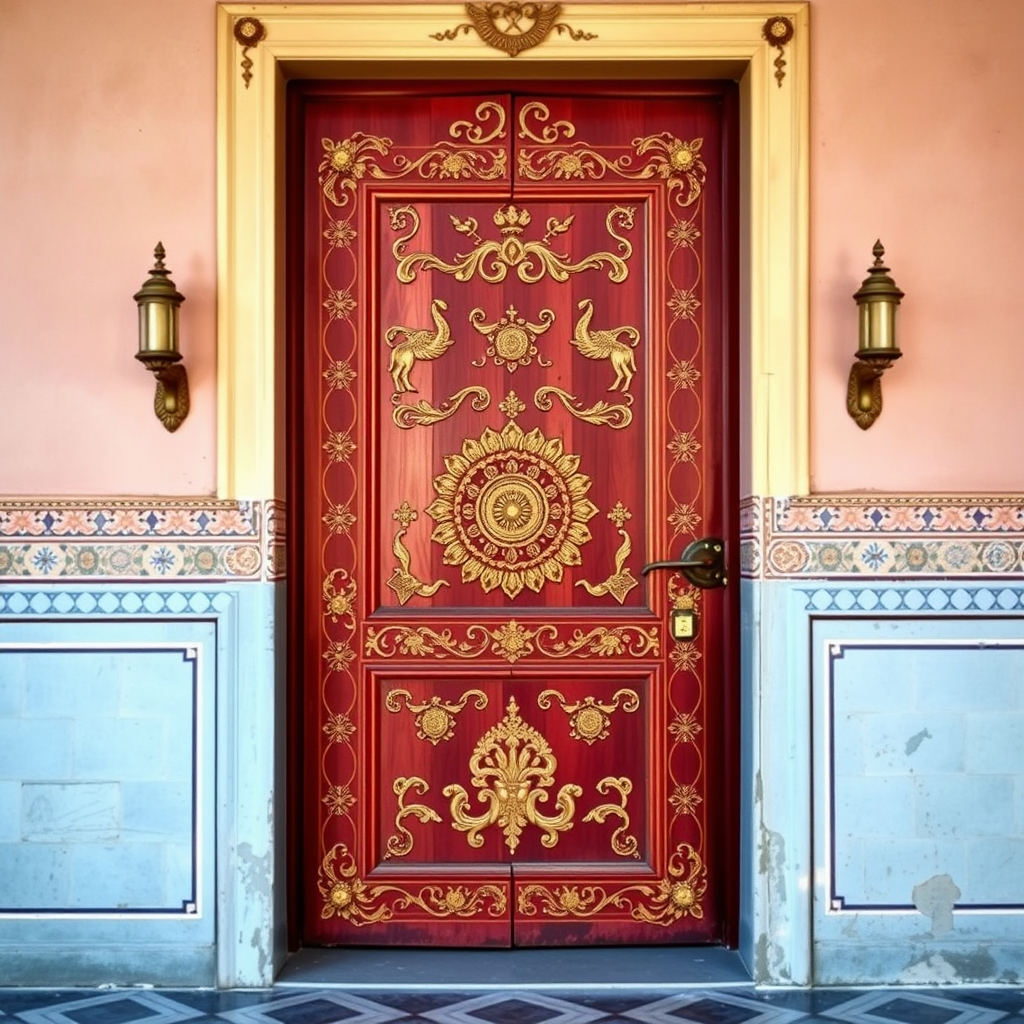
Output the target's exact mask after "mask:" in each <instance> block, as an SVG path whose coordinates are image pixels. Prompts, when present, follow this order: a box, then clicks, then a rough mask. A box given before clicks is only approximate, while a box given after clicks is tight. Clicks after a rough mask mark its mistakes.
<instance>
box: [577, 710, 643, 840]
mask: <svg viewBox="0 0 1024 1024" xmlns="http://www.w3.org/2000/svg"><path fill="white" fill-rule="evenodd" d="M634 696H635V695H634ZM610 789H614V790H615V792H616V793H618V794H619V802H618V803H617V804H601V805H599V806H598V807H595V808H594V809H593V810H592V811H588V812H587V814H586V815H585V816H584V818H583V820H584V821H596V822H597V823H598V824H599V825H603V824H604V823H605V822H606V821H607V820H608V818H610V817H613V818H619V819H620V820H621V822H622V824H620V825H619V826H618V827H617V828H616V829H615V831H614V832H612V851H613V852H614V853H617V854H618V855H619V856H620V857H636V858H638V859H639V857H640V847H639V844H638V843H637V841H636V836H631V835H627V834H626V830H627V829H628V828H629V813H628V812H627V811H626V801H627V800H628V799H629V794H630V793H632V792H633V783H632V782H631V781H630V780H629V779H627V778H626V777H625V776H624V775H622V776H619V777H618V778H615V776H612V775H609V776H608V777H607V778H604V779H601V781H600V782H598V784H597V791H598V793H600V794H601V795H602V796H604V795H606V794H607V793H608V790H610Z"/></svg>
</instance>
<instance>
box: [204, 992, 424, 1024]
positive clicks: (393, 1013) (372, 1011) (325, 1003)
mask: <svg viewBox="0 0 1024 1024" xmlns="http://www.w3.org/2000/svg"><path fill="white" fill-rule="evenodd" d="M219 1016H220V1018H221V1019H222V1020H226V1021H230V1022H231V1024H339V1022H343V1024H385V1022H387V1021H392V1020H399V1019H400V1018H402V1017H407V1016H408V1013H407V1012H406V1011H405V1010H400V1009H396V1008H394V1007H391V1006H384V1005H382V1004H381V1003H375V1002H371V1001H370V1000H369V999H362V998H360V997H359V996H355V995H350V994H349V993H346V992H335V991H312V992H301V993H299V994H298V995H291V996H284V997H276V998H275V997H271V998H270V999H269V1000H268V1001H266V1002H263V1003H260V1004H258V1005H254V1006H247V1007H242V1008H240V1009H237V1010H229V1011H228V1012H226V1013H221V1014H219Z"/></svg>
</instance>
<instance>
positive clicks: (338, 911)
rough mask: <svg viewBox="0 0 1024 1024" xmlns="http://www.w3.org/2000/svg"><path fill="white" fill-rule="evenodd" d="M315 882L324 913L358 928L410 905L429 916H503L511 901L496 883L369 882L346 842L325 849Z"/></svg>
mask: <svg viewBox="0 0 1024 1024" xmlns="http://www.w3.org/2000/svg"><path fill="white" fill-rule="evenodd" d="M317 887H318V888H319V890H320V895H321V896H322V897H323V900H324V902H323V906H322V907H321V909H320V916H321V917H322V918H323V919H324V920H327V919H329V918H332V917H339V918H341V919H342V920H343V921H346V922H347V923H348V924H351V925H354V926H355V927H357V928H361V927H363V926H365V925H368V924H378V923H380V922H381V921H390V920H391V919H392V918H393V917H394V916H395V913H396V912H400V911H403V910H407V909H408V908H409V907H417V908H419V909H420V910H422V911H424V912H425V913H427V914H429V915H430V916H431V917H475V916H476V915H477V914H481V913H484V912H486V913H487V914H489V915H490V916H491V917H503V916H504V915H505V913H506V908H507V906H508V900H507V897H506V894H505V890H504V889H502V888H501V887H500V886H497V885H478V886H476V887H475V888H470V887H469V886H466V885H449V886H441V885H425V886H423V887H422V888H420V890H419V891H418V892H409V891H408V890H406V889H403V888H401V886H397V885H385V884H381V885H372V886H371V885H367V884H366V883H365V882H364V881H363V880H362V879H361V878H360V877H359V872H358V871H357V869H356V862H355V858H354V857H353V856H352V854H351V853H350V852H349V849H348V847H347V846H346V845H345V844H344V843H336V844H335V845H334V846H332V847H331V849H330V850H328V851H327V853H326V855H325V856H324V859H323V861H322V862H321V864H320V868H319V870H318V872H317Z"/></svg>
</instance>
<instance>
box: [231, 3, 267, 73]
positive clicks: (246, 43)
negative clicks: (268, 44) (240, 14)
mask: <svg viewBox="0 0 1024 1024" xmlns="http://www.w3.org/2000/svg"><path fill="white" fill-rule="evenodd" d="M232 35H234V37H235V42H236V43H238V45H239V46H241V48H242V81H243V82H245V87H246V89H248V88H249V83H250V82H251V81H252V58H251V57H250V56H249V51H250V50H254V49H255V48H256V47H257V46H259V44H260V43H261V42H263V40H264V39H266V37H267V29H266V26H265V25H264V24H263V22H262V21H260V19H259V18H238V19H237V20H236V21H235V24H234V27H233V28H232Z"/></svg>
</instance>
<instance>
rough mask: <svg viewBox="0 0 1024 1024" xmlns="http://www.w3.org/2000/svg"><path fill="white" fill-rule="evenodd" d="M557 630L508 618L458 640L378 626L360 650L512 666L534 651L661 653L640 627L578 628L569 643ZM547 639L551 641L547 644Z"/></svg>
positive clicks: (552, 654) (653, 636)
mask: <svg viewBox="0 0 1024 1024" xmlns="http://www.w3.org/2000/svg"><path fill="white" fill-rule="evenodd" d="M558 636H559V633H558V627H557V626H553V625H550V624H544V625H542V626H539V627H538V628H537V629H527V628H526V627H525V626H523V625H522V624H521V623H519V622H516V620H515V619H511V620H510V621H508V622H506V623H505V624H503V625H501V626H498V627H496V628H493V629H492V628H489V627H487V626H484V625H481V624H480V623H474V624H473V625H471V626H468V627H467V628H466V630H465V632H464V633H463V636H462V638H461V639H460V638H458V637H456V636H455V634H454V633H453V632H452V631H451V630H450V629H445V630H442V631H441V632H438V631H437V630H433V629H431V628H430V627H429V626H418V627H417V628H415V629H413V628H412V627H410V626H398V625H393V626H382V627H381V628H379V629H376V628H374V627H372V626H371V627H370V628H368V629H367V631H366V640H365V642H364V645H363V646H364V649H365V651H366V655H367V657H369V656H372V655H377V656H378V657H380V658H393V657H395V655H398V654H401V655H403V656H404V657H426V658H446V657H448V656H449V655H451V656H452V657H455V658H466V659H470V658H479V657H481V656H482V655H484V654H485V653H487V652H488V651H490V653H491V654H494V655H495V656H497V657H499V658H504V659H505V660H506V661H507V662H509V663H510V664H514V663H515V662H517V661H519V659H520V658H525V657H527V656H528V655H530V654H533V653H534V652H535V651H536V652H537V653H539V654H541V655H543V656H544V657H547V658H568V657H570V656H571V655H577V656H578V657H580V658H589V657H591V656H595V657H599V658H614V657H621V656H623V655H627V656H629V657H631V658H642V657H645V656H646V655H648V654H651V655H653V656H655V657H656V656H657V654H658V651H659V650H660V649H661V639H660V637H659V635H658V627H657V626H652V627H651V628H650V629H645V628H644V627H643V626H633V625H629V626H614V627H613V628H611V629H609V628H608V627H606V626H595V627H594V628H593V629H591V630H590V631H589V632H586V633H584V632H583V630H580V629H577V630H575V631H574V632H573V635H572V636H571V637H570V638H569V639H568V640H559V639H558ZM549 641H551V642H549Z"/></svg>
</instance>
